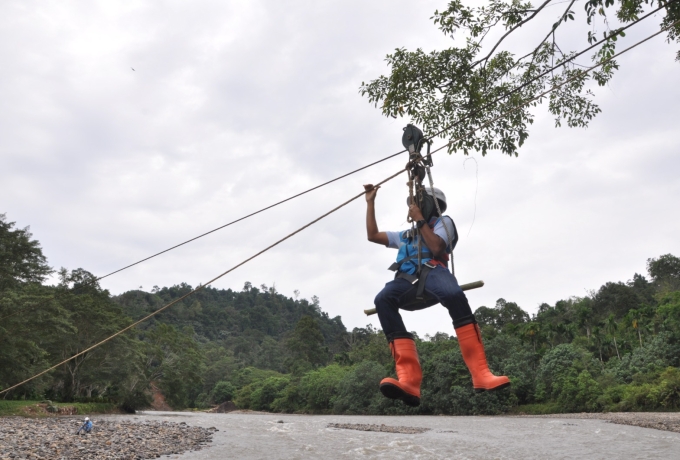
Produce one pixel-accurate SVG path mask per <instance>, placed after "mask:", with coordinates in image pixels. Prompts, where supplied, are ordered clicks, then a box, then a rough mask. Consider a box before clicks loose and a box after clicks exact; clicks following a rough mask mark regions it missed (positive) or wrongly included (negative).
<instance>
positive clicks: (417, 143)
mask: <svg viewBox="0 0 680 460" xmlns="http://www.w3.org/2000/svg"><path fill="white" fill-rule="evenodd" d="M401 141H402V144H403V145H404V147H405V148H406V149H408V151H409V162H408V164H407V165H406V168H407V170H408V174H409V181H408V187H409V200H410V202H411V203H416V204H417V205H418V207H419V208H420V210H421V212H422V213H423V217H425V220H426V221H427V222H428V225H429V222H430V220H431V218H432V216H433V215H434V214H435V212H436V214H437V216H438V218H437V221H436V222H435V226H436V225H437V223H439V222H440V221H441V223H442V225H443V226H444V230H445V231H446V236H447V241H446V248H447V251H446V252H447V255H448V256H449V257H448V259H450V260H451V273H454V269H453V248H454V247H455V246H456V243H458V231H457V230H456V224H455V223H454V222H453V219H451V218H450V217H448V216H446V217H447V218H448V219H449V220H450V221H451V224H452V225H453V230H454V235H453V238H451V235H450V234H449V229H448V226H447V225H446V222H444V221H443V219H444V217H445V216H442V212H441V209H440V206H439V202H438V200H437V199H436V198H435V197H434V196H431V195H429V194H428V193H427V192H426V191H425V188H424V187H423V183H422V182H423V179H425V175H426V174H427V177H428V179H429V183H430V190H432V191H433V194H434V182H433V180H432V174H431V172H430V167H431V166H432V165H433V163H432V156H431V155H430V141H429V140H427V139H425V137H424V136H423V132H422V131H421V130H420V129H418V128H417V127H415V126H414V125H412V124H409V125H407V126H406V128H404V134H403V136H402V140H401ZM423 144H427V155H426V156H425V157H423V156H422V155H421V153H420V151H421V149H422V147H423ZM407 221H408V222H410V223H411V229H410V230H407V231H406V232H405V234H402V235H404V236H403V239H406V244H405V248H404V250H405V251H406V253H405V255H404V257H402V258H401V259H398V260H397V262H395V263H393V264H392V265H390V266H389V268H388V269H389V270H392V271H394V272H396V273H395V279H396V278H404V279H405V280H407V281H409V282H410V283H411V284H416V283H418V284H417V288H416V302H415V303H416V304H423V305H422V306H421V305H409V306H410V307H413V309H418V308H422V307H424V306H426V304H427V303H428V301H432V300H433V299H427V298H426V294H425V282H426V280H427V276H428V275H429V274H430V272H431V271H432V269H434V268H435V267H436V265H437V264H436V263H433V262H432V260H435V259H434V254H432V252H431V251H430V250H429V249H427V248H423V240H422V236H421V234H420V229H418V228H417V227H416V226H415V223H414V222H413V219H411V218H410V217H407ZM400 236H401V235H400ZM414 240H416V241H417V246H416V247H415V248H413V246H414V245H413V241H414ZM409 248H412V249H415V251H414V253H413V254H409V252H410V251H409ZM400 251H401V250H400ZM416 260H417V264H416V269H415V273H407V272H406V271H403V270H402V266H403V265H404V264H406V263H407V262H412V263H413V262H415V261H416ZM409 271H410V270H409ZM435 302H436V301H435ZM409 306H402V308H404V309H409V308H408V307H409Z"/></svg>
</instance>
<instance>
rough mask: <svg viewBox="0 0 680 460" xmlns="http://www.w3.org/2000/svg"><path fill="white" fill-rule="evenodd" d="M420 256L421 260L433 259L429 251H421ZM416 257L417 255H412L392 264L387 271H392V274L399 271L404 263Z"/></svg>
mask: <svg viewBox="0 0 680 460" xmlns="http://www.w3.org/2000/svg"><path fill="white" fill-rule="evenodd" d="M420 255H421V258H428V259H432V258H433V257H434V254H432V253H431V252H430V251H422V252H421V253H420ZM417 257H418V254H414V255H412V256H408V257H404V258H403V259H401V260H400V261H399V262H394V263H393V264H392V265H390V266H389V268H388V270H392V271H393V272H396V271H397V270H399V269H400V268H401V266H402V265H403V264H405V263H406V262H408V261H410V260H413V259H416V258H417Z"/></svg>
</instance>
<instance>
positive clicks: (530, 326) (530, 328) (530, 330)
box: [524, 321, 541, 353]
mask: <svg viewBox="0 0 680 460" xmlns="http://www.w3.org/2000/svg"><path fill="white" fill-rule="evenodd" d="M540 330H541V328H540V326H539V325H538V323H537V322H536V321H531V322H529V323H526V324H525V325H524V335H526V336H528V337H529V338H530V339H531V343H532V344H533V346H534V353H536V338H537V335H538V333H539V332H540Z"/></svg>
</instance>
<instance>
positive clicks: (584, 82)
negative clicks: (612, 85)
mask: <svg viewBox="0 0 680 460" xmlns="http://www.w3.org/2000/svg"><path fill="white" fill-rule="evenodd" d="M575 3H576V0H571V1H567V2H557V1H553V0H545V1H543V2H542V3H541V4H540V5H538V6H534V5H533V4H532V3H530V2H522V1H520V0H512V1H505V0H490V1H489V2H487V4H485V5H484V6H474V7H472V6H466V5H465V4H464V3H463V1H462V0H454V1H451V2H450V3H449V4H448V6H447V8H446V9H444V10H442V11H435V13H434V16H433V17H432V19H433V20H434V24H435V25H436V26H437V27H438V28H439V30H440V31H441V32H442V33H444V34H445V35H446V36H448V37H451V38H452V39H454V41H456V42H457V43H458V46H453V47H451V48H447V49H444V50H439V51H431V52H429V53H428V52H425V51H423V50H422V49H417V50H415V51H408V50H406V49H405V48H398V49H396V50H395V51H394V53H392V54H389V55H387V57H386V61H387V64H388V67H389V68H390V72H391V73H390V74H389V75H388V76H384V75H383V76H380V77H378V78H376V79H375V80H372V81H370V82H368V83H362V85H361V87H360V92H361V94H362V95H365V96H366V97H368V100H369V102H371V103H374V104H375V105H376V107H377V106H378V105H379V106H380V108H381V110H382V113H383V114H384V115H385V116H389V117H394V118H396V117H403V116H405V117H408V118H410V119H411V120H413V121H414V122H415V123H417V124H419V125H421V127H423V128H424V131H425V132H426V133H427V134H428V135H434V134H436V133H440V134H441V135H442V136H445V137H448V138H450V139H452V140H454V142H452V143H451V144H450V145H449V151H450V152H456V151H462V152H464V153H465V154H467V153H469V152H470V151H479V152H481V153H482V155H486V153H487V152H488V151H489V150H500V151H501V152H502V153H505V154H508V155H517V151H518V149H519V147H521V146H522V144H523V143H524V142H525V140H526V139H527V138H528V136H529V130H528V126H529V125H531V124H532V123H533V121H534V114H533V113H532V107H533V106H536V105H537V104H538V102H543V100H544V99H545V98H542V99H540V100H539V101H537V102H534V103H532V104H529V105H526V106H523V107H522V108H520V109H518V110H513V111H512V113H510V114H509V115H507V116H504V117H501V118H500V119H498V120H496V121H493V122H491V123H489V124H488V125H487V126H483V127H482V128H481V129H477V128H478V127H480V126H482V125H484V124H485V123H487V122H489V121H490V120H493V119H495V118H497V117H499V115H501V114H503V113H506V112H508V111H510V110H511V109H515V108H516V107H518V105H519V104H520V103H521V102H522V101H527V100H530V99H533V98H534V97H536V96H538V95H540V94H541V93H542V92H544V91H545V90H546V89H548V88H550V87H552V86H555V85H559V84H561V83H564V82H567V81H568V80H569V82H568V83H567V84H566V85H564V86H562V87H561V88H559V89H558V90H556V91H553V92H552V93H550V94H549V95H548V96H546V97H547V100H548V110H549V112H550V113H551V114H552V115H553V116H554V118H555V124H556V125H557V126H560V125H561V124H562V123H566V124H567V126H569V127H586V126H588V123H589V122H590V120H592V118H593V117H595V116H596V115H597V114H598V113H599V112H600V108H599V107H598V106H597V104H595V103H594V102H593V98H594V95H593V93H592V91H591V90H590V87H591V86H592V85H591V84H590V82H591V81H594V82H596V83H597V85H599V86H603V85H605V84H607V82H608V81H609V80H610V79H611V78H612V77H613V75H614V72H615V71H616V70H617V69H618V68H619V65H618V63H617V62H616V61H615V60H609V59H610V58H611V57H612V56H613V55H614V54H615V53H616V46H617V44H618V42H619V39H620V38H622V37H624V36H625V32H624V31H622V30H621V28H622V27H623V26H625V25H626V24H629V23H631V22H633V21H635V20H637V19H638V18H639V17H641V16H642V15H644V14H645V13H647V12H649V11H651V10H652V9H654V8H657V7H659V6H664V5H665V8H664V9H663V10H662V11H663V13H664V17H663V19H662V22H661V27H662V28H665V27H669V26H671V25H672V24H673V23H674V22H675V21H677V20H678V19H680V2H677V1H668V0H587V1H586V2H585V8H584V11H583V12H577V11H576V9H575ZM553 6H554V7H555V9H553V8H552V7H553ZM544 17H552V18H553V19H554V21H555V22H553V23H552V25H550V26H548V27H547V29H546V30H545V31H544V34H543V35H541V36H539V37H537V38H536V41H535V45H533V46H532V47H530V48H529V49H526V50H517V51H510V50H507V49H504V45H505V44H506V43H508V40H507V39H508V38H509V37H510V36H513V35H518V34H519V33H520V32H521V28H522V27H523V26H525V25H526V24H528V23H530V22H532V21H536V22H538V21H539V20H542V18H544ZM650 20H654V19H650ZM576 21H585V22H587V24H588V26H589V29H590V30H589V31H588V33H587V36H585V37H583V39H584V40H583V44H584V48H585V47H587V46H588V44H594V43H596V42H597V41H598V40H600V33H601V36H602V38H603V39H604V40H605V41H604V42H603V43H602V44H601V45H599V46H598V47H596V48H595V50H594V52H593V54H592V55H591V60H592V63H591V64H589V65H592V64H598V63H602V64H603V65H602V66H601V67H600V68H598V69H597V70H596V71H594V72H592V73H586V72H585V71H584V67H586V66H584V65H583V63H579V62H578V60H572V59H573V57H574V55H575V54H576V52H575V51H567V50H565V49H564V44H562V45H561V43H562V41H563V40H561V38H563V37H564V31H565V28H567V26H568V25H569V24H570V23H575V22H576ZM614 22H618V24H617V27H614V26H613V25H612V24H613V23H614ZM491 37H493V38H494V39H495V40H496V41H495V42H489V39H490V38H491ZM668 40H669V41H671V40H676V41H680V24H676V25H675V26H673V27H672V28H671V29H670V30H669V31H668ZM678 60H680V51H679V52H678ZM561 63H565V65H564V66H562V67H560V68H559V69H557V70H554V71H552V72H548V70H550V69H551V68H552V67H553V66H555V65H557V64H561ZM520 87H521V88H522V89H521V90H518V91H514V90H515V89H516V88H520ZM511 92H512V94H511V95H510V96H508V97H506V96H507V95H508V94H509V93H511Z"/></svg>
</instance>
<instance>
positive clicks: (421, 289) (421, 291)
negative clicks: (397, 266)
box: [394, 262, 436, 300]
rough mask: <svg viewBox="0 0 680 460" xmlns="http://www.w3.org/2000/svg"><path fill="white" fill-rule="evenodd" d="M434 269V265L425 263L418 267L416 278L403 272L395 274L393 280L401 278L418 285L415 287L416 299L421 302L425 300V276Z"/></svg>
mask: <svg viewBox="0 0 680 460" xmlns="http://www.w3.org/2000/svg"><path fill="white" fill-rule="evenodd" d="M434 267H436V265H430V262H425V263H424V264H423V265H421V266H420V270H419V271H418V275H417V276H416V275H409V274H408V273H404V272H397V273H396V274H395V275H394V279H397V278H403V279H405V280H406V281H408V282H409V283H411V284H416V283H418V285H417V287H416V299H417V300H423V299H425V283H426V282H427V276H428V275H429V274H430V272H431V271H432V270H433V269H434Z"/></svg>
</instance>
